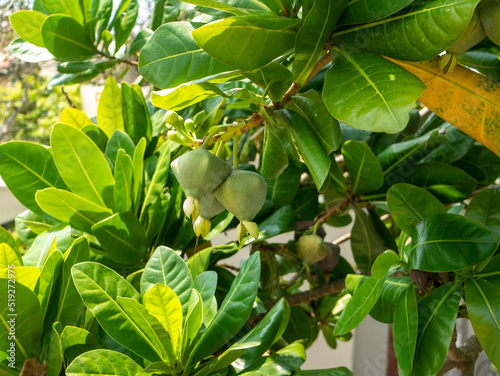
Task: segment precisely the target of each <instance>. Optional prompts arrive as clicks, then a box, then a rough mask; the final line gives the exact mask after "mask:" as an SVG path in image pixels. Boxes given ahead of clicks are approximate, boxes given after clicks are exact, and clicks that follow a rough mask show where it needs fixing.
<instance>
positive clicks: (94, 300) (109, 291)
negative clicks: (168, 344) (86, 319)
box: [71, 262, 160, 361]
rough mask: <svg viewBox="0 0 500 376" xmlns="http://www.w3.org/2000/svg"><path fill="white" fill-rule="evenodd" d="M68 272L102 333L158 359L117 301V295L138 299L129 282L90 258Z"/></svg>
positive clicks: (139, 353)
mask: <svg viewBox="0 0 500 376" xmlns="http://www.w3.org/2000/svg"><path fill="white" fill-rule="evenodd" d="M71 274H72V276H73V282H74V283H75V286H76V289H77V290H78V292H79V293H80V296H81V297H82V300H83V302H84V303H85V305H86V306H87V309H88V310H89V311H90V312H91V313H92V314H93V315H94V317H95V318H96V320H97V321H98V322H99V325H101V327H102V328H103V329H104V330H105V331H106V333H108V334H109V335H110V336H111V337H112V338H113V339H114V340H115V341H116V342H118V343H119V344H121V345H122V346H125V347H126V348H128V349H129V350H131V351H133V352H134V353H136V354H137V355H139V356H141V357H143V358H146V359H148V360H149V361H158V360H160V356H159V355H158V354H157V353H156V351H155V348H154V345H153V344H152V343H151V341H150V340H149V338H147V337H146V336H145V335H144V333H143V332H142V331H141V329H140V328H139V327H138V326H137V324H135V322H134V321H133V320H132V319H131V318H130V317H129V316H128V315H127V313H126V312H125V311H124V310H123V309H122V308H121V307H120V305H119V304H118V302H117V299H118V297H119V296H121V297H125V298H132V299H135V300H139V299H140V295H139V294H138V293H137V291H136V290H135V289H134V287H132V285H130V284H129V283H128V282H127V281H126V280H125V279H123V278H122V277H121V276H120V275H119V274H117V273H116V272H114V271H113V270H111V269H109V268H108V267H106V266H104V265H101V264H97V263H94V262H83V263H80V264H78V265H75V266H73V268H72V270H71Z"/></svg>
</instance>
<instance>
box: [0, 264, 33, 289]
mask: <svg viewBox="0 0 500 376" xmlns="http://www.w3.org/2000/svg"><path fill="white" fill-rule="evenodd" d="M10 270H11V269H9V268H8V267H5V268H2V269H0V278H3V279H8V278H9V271H10ZM39 276H40V269H38V268H37V267H36V266H16V283H17V284H21V285H23V286H25V287H27V288H28V289H30V290H31V291H35V288H36V284H37V283H38V277H39Z"/></svg>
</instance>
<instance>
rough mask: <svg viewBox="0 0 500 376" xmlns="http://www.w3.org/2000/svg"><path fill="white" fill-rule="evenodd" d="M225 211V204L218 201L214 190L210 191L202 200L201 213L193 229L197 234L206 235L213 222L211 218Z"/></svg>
mask: <svg viewBox="0 0 500 376" xmlns="http://www.w3.org/2000/svg"><path fill="white" fill-rule="evenodd" d="M223 211H224V206H222V204H221V203H220V202H219V201H217V199H216V198H215V196H214V195H213V193H212V192H210V193H208V194H207V195H206V196H205V197H203V198H202V199H201V200H200V215H199V216H198V218H197V219H196V221H195V222H194V223H193V230H194V233H195V234H196V236H200V235H201V236H202V237H205V236H207V234H208V233H209V232H210V228H211V227H212V224H211V223H210V218H213V217H215V216H216V215H217V214H219V213H222V212H223Z"/></svg>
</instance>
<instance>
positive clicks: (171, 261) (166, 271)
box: [141, 247, 193, 315]
mask: <svg viewBox="0 0 500 376" xmlns="http://www.w3.org/2000/svg"><path fill="white" fill-rule="evenodd" d="M157 283H162V284H164V285H166V286H168V287H170V288H171V289H172V290H174V292H175V294H176V295H177V296H178V298H179V300H180V302H181V305H182V313H183V315H186V314H187V309H188V303H189V299H190V297H191V290H192V288H193V287H192V286H193V278H192V277H191V272H190V271H189V268H188V267H187V266H186V263H185V262H184V261H183V260H182V259H181V258H180V256H179V255H178V254H177V253H175V252H174V251H173V250H172V249H170V248H167V247H158V248H156V250H155V251H154V253H153V255H152V256H151V258H150V259H149V261H148V263H147V264H146V267H145V268H144V273H143V274H142V279H141V294H142V295H144V294H145V293H146V291H148V290H149V288H151V287H152V286H154V285H156V284H157Z"/></svg>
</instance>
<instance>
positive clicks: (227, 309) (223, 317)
mask: <svg viewBox="0 0 500 376" xmlns="http://www.w3.org/2000/svg"><path fill="white" fill-rule="evenodd" d="M259 276H260V257H259V252H255V253H254V254H253V255H252V256H250V258H249V259H248V260H247V261H246V262H245V263H244V264H243V267H242V268H241V270H240V272H239V273H238V276H237V277H236V278H235V279H234V281H233V283H232V284H231V288H230V289H229V292H228V293H227V295H226V297H225V299H224V301H223V302H222V304H221V306H220V307H219V310H218V311H217V314H216V315H215V317H214V319H213V320H212V322H211V323H210V324H209V326H208V327H207V329H206V331H205V332H204V333H203V334H202V335H201V337H200V339H199V341H198V342H197V344H196V346H195V347H194V349H193V351H192V352H191V354H190V356H189V361H188V363H189V364H194V363H196V362H198V361H200V360H201V359H203V358H205V357H206V356H208V355H210V354H212V353H213V352H214V351H216V350H217V349H218V348H220V347H221V346H222V345H224V344H225V343H227V342H228V341H229V340H230V339H231V338H232V337H233V336H234V335H235V334H236V333H237V332H238V331H239V330H240V329H241V328H242V327H243V325H244V324H245V322H246V320H247V318H248V316H249V315H250V311H251V310H252V306H253V304H254V301H255V297H256V295H257V287H258V283H259V282H258V280H259Z"/></svg>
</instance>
